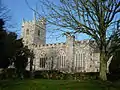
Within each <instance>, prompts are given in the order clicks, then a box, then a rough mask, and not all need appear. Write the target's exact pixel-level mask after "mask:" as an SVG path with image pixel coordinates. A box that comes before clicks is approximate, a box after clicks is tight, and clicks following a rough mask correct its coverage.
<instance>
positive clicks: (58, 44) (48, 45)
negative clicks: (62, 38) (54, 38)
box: [33, 43, 66, 48]
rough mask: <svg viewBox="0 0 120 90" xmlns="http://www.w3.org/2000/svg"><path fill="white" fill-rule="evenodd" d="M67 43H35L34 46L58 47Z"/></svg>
mask: <svg viewBox="0 0 120 90" xmlns="http://www.w3.org/2000/svg"><path fill="white" fill-rule="evenodd" d="M63 45H66V43H54V44H41V45H35V44H33V47H34V48H40V47H57V46H63Z"/></svg>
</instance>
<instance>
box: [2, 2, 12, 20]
mask: <svg viewBox="0 0 120 90" xmlns="http://www.w3.org/2000/svg"><path fill="white" fill-rule="evenodd" d="M9 12H10V10H9V9H8V8H7V7H6V6H5V5H3V3H2V1H1V0H0V18H1V19H3V20H4V21H8V20H10V18H11V17H10V16H9V15H8V13H9Z"/></svg>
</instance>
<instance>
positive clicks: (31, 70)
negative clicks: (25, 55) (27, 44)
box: [30, 58, 34, 79]
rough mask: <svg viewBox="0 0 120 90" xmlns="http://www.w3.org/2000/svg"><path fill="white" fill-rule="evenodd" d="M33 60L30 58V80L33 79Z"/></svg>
mask: <svg viewBox="0 0 120 90" xmlns="http://www.w3.org/2000/svg"><path fill="white" fill-rule="evenodd" d="M32 66H33V58H30V78H31V79H33V77H34V75H33V68H32Z"/></svg>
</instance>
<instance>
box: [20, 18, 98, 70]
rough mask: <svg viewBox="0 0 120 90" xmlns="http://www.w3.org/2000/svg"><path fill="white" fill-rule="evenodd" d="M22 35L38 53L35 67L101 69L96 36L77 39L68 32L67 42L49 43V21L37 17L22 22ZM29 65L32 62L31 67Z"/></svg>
mask: <svg viewBox="0 0 120 90" xmlns="http://www.w3.org/2000/svg"><path fill="white" fill-rule="evenodd" d="M22 38H23V43H24V45H26V46H28V48H30V49H31V50H32V51H33V52H34V54H35V58H34V60H33V69H34V70H51V69H52V70H59V71H61V72H98V71H99V65H100V62H99V52H98V50H97V49H96V48H97V47H96V44H95V42H94V41H92V40H82V41H76V40H75V37H74V36H72V35H70V34H69V33H66V42H65V43H55V44H46V21H45V19H44V18H42V19H37V20H36V18H34V19H33V20H32V21H25V20H23V22H22ZM27 69H29V65H28V67H27Z"/></svg>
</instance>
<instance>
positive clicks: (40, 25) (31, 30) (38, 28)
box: [21, 13, 46, 46]
mask: <svg viewBox="0 0 120 90" xmlns="http://www.w3.org/2000/svg"><path fill="white" fill-rule="evenodd" d="M21 36H22V38H23V43H24V45H27V46H29V45H32V44H38V45H40V44H45V43H46V20H45V18H41V19H37V18H36V13H34V19H33V20H32V21H25V20H24V19H23V21H22V35H21Z"/></svg>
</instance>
